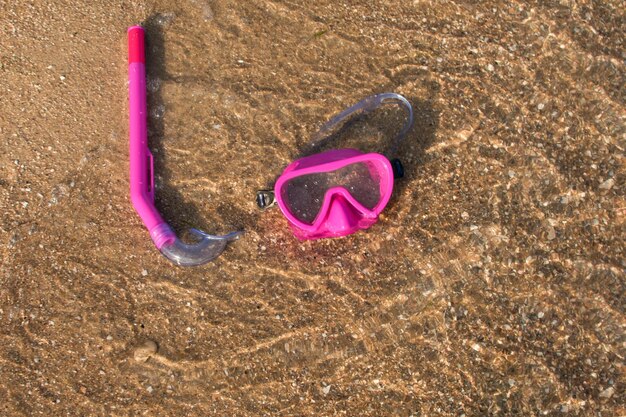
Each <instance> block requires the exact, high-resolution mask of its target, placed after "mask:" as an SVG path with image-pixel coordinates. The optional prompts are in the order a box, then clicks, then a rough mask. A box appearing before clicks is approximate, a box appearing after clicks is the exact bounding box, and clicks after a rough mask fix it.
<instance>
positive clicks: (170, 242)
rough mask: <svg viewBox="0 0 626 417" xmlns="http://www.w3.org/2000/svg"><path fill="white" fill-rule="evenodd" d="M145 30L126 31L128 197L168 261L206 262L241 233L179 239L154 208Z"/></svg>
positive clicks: (199, 233)
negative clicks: (148, 124) (149, 140)
mask: <svg viewBox="0 0 626 417" xmlns="http://www.w3.org/2000/svg"><path fill="white" fill-rule="evenodd" d="M144 37H145V35H144V30H143V28H142V27H141V26H133V27H130V28H128V81H129V83H128V88H129V94H128V96H129V111H130V114H129V119H130V126H129V127H130V129H129V130H130V197H131V201H132V203H133V207H134V208H135V210H136V211H137V213H138V214H139V217H141V220H142V221H143V223H144V225H145V226H146V228H147V229H148V230H149V231H150V236H151V237H152V241H153V242H154V244H155V246H156V247H157V249H159V251H161V253H162V254H163V255H164V256H165V257H166V258H167V259H169V260H170V261H172V262H173V263H175V264H176V265H180V266H196V265H202V264H204V263H207V262H209V261H211V260H213V259H215V258H216V257H218V256H219V255H220V253H222V251H223V250H224V248H225V247H226V244H227V243H228V242H230V241H232V240H236V239H238V238H239V236H240V235H241V234H242V233H243V232H233V233H229V234H227V235H225V236H213V235H209V234H207V233H205V232H202V231H200V230H197V229H191V231H190V232H191V234H192V235H193V236H194V237H195V238H197V239H198V241H197V242H195V243H185V242H183V241H182V240H180V239H179V238H178V237H177V236H176V233H174V231H173V230H172V228H171V227H170V226H169V225H168V224H167V223H166V222H165V220H163V218H162V217H161V215H160V214H159V212H158V210H157V209H156V207H155V205H154V164H153V158H152V154H151V153H150V150H149V149H148V130H147V116H146V115H147V104H146V68H145V43H144Z"/></svg>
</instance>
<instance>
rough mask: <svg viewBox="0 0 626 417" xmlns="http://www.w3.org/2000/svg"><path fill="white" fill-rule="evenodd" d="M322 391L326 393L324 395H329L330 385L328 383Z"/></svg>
mask: <svg viewBox="0 0 626 417" xmlns="http://www.w3.org/2000/svg"><path fill="white" fill-rule="evenodd" d="M322 392H323V393H324V395H327V394H328V393H329V392H330V385H326V386H325V387H324V388H322Z"/></svg>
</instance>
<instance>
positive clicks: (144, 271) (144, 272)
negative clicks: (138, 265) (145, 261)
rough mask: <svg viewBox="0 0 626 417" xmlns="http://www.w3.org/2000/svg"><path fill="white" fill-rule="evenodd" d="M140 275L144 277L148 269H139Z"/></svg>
mask: <svg viewBox="0 0 626 417" xmlns="http://www.w3.org/2000/svg"><path fill="white" fill-rule="evenodd" d="M141 275H143V276H144V277H145V276H147V275H148V270H147V269H144V270H142V271H141Z"/></svg>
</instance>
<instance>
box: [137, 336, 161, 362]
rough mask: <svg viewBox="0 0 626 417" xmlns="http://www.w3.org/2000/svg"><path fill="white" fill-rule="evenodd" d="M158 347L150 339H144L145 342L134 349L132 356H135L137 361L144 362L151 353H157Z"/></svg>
mask: <svg viewBox="0 0 626 417" xmlns="http://www.w3.org/2000/svg"><path fill="white" fill-rule="evenodd" d="M158 348H159V347H158V346H157V344H156V343H155V342H153V341H152V340H146V342H145V343H144V344H143V345H141V346H139V347H138V348H136V349H135V352H134V354H133V357H134V358H135V360H136V361H137V362H145V361H147V360H148V359H149V358H150V357H151V356H152V355H154V354H155V353H157V350H158Z"/></svg>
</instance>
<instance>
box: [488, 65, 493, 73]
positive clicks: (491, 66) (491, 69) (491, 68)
mask: <svg viewBox="0 0 626 417" xmlns="http://www.w3.org/2000/svg"><path fill="white" fill-rule="evenodd" d="M493 70H494V68H493V65H491V64H487V71H489V72H493Z"/></svg>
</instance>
